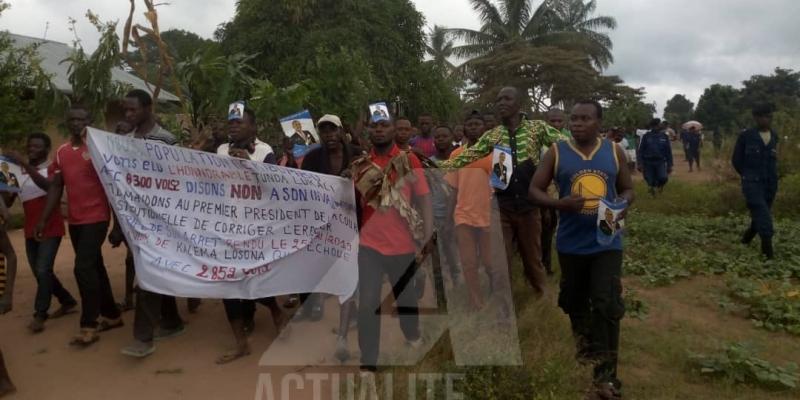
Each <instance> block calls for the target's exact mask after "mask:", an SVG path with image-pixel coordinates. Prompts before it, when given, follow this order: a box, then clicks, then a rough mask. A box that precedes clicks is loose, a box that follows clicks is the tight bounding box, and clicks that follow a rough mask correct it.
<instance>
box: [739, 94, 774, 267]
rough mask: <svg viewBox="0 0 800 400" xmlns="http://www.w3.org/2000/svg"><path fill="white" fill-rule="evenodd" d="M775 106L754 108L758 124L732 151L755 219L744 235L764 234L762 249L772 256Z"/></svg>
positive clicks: (746, 240)
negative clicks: (773, 118)
mask: <svg viewBox="0 0 800 400" xmlns="http://www.w3.org/2000/svg"><path fill="white" fill-rule="evenodd" d="M772 111H773V110H772V106H768V105H765V106H758V107H756V108H754V109H753V118H754V119H755V122H756V127H755V128H751V129H747V130H745V131H743V132H742V133H741V134H740V135H739V138H738V139H737V140H736V146H735V147H734V150H733V160H732V163H733V168H734V169H736V172H737V173H738V174H739V175H740V176H741V177H742V192H743V193H744V198H745V200H746V201H747V208H748V209H750V216H751V218H752V221H751V222H750V227H749V228H747V230H746V231H745V233H744V235H743V237H742V243H743V244H750V242H752V241H753V239H754V238H755V236H756V235H758V236H760V237H761V252H762V253H763V254H764V256H766V257H767V259H772V258H773V248H772V236H773V234H774V230H773V226H772V215H771V208H772V203H773V201H774V200H775V194H776V193H777V192H778V150H777V148H778V135H777V134H776V133H775V131H773V130H772Z"/></svg>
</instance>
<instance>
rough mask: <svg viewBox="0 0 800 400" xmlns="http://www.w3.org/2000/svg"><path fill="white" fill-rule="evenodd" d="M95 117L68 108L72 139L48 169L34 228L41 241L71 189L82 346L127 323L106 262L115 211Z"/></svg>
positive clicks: (77, 341)
mask: <svg viewBox="0 0 800 400" xmlns="http://www.w3.org/2000/svg"><path fill="white" fill-rule="evenodd" d="M90 121H91V114H90V113H89V111H88V110H87V109H85V108H83V107H80V106H73V107H72V108H71V109H70V110H69V114H68V116H67V127H68V129H69V132H70V141H69V142H67V143H65V144H63V145H62V146H61V147H59V148H58V150H56V157H55V160H54V162H53V164H51V165H50V168H49V170H48V173H49V174H50V175H51V176H52V177H53V178H52V179H53V180H52V182H51V184H50V188H49V190H48V191H47V204H46V205H45V208H44V212H42V216H41V217H40V218H39V222H38V223H37V224H36V228H35V231H34V232H35V233H34V237H35V238H36V240H42V239H43V238H44V236H45V235H44V233H45V227H46V226H47V221H49V219H50V216H51V215H52V213H53V212H54V211H55V210H56V208H57V207H58V205H59V203H60V202H61V195H62V193H63V191H64V188H65V187H66V189H67V202H68V204H69V207H68V210H69V216H68V219H67V221H68V223H69V236H70V241H71V242H72V248H73V249H74V250H75V279H76V280H77V282H78V290H79V291H80V294H81V322H80V324H81V331H80V334H79V335H77V336H76V337H75V338H74V339H73V340H72V341H71V342H70V344H72V345H75V346H80V347H88V346H90V345H91V344H93V343H94V342H96V341H98V340H99V339H100V338H99V336H98V332H103V331H107V330H110V329H114V328H119V327H121V326H122V325H123V323H122V318H120V312H119V309H118V308H117V305H116V304H115V303H114V294H113V293H112V291H111V284H110V283H109V281H108V273H107V272H106V267H105V264H104V263H103V252H102V246H103V242H104V241H105V239H106V233H107V232H108V223H109V220H110V218H111V213H110V211H109V206H108V201H107V200H106V194H105V191H104V190H103V185H102V184H101V183H100V178H99V177H98V176H97V172H96V171H95V169H94V166H93V165H92V159H91V157H90V156H89V149H88V147H87V146H86V127H87V126H89V123H90ZM101 316H102V318H101V319H100V320H99V321H98V318H99V317H101Z"/></svg>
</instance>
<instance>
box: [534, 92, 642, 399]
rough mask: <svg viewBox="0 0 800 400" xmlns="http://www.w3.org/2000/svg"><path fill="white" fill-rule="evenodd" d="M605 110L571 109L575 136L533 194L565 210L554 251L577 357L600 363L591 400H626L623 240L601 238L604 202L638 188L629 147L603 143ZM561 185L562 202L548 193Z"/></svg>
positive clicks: (537, 179) (549, 162)
mask: <svg viewBox="0 0 800 400" xmlns="http://www.w3.org/2000/svg"><path fill="white" fill-rule="evenodd" d="M602 119H603V108H602V106H600V104H598V103H597V102H594V101H584V102H580V103H578V104H577V105H575V107H574V108H573V109H572V114H571V116H570V124H571V127H570V128H571V131H572V136H573V139H572V140H571V141H566V142H559V143H556V144H554V145H553V146H552V147H551V148H550V150H549V151H548V152H547V154H545V156H544V159H543V160H542V162H541V164H539V168H538V169H537V170H536V174H535V175H534V178H533V181H532V182H531V187H530V193H529V194H530V197H531V198H532V199H533V201H534V202H535V203H537V204H539V205H540V206H543V207H553V208H555V209H557V210H558V212H559V225H558V232H557V235H556V248H557V250H558V257H559V262H560V264H561V271H562V274H561V284H560V286H561V291H560V293H559V298H558V304H559V307H561V308H562V309H563V310H564V312H565V313H566V314H567V315H569V318H570V322H571V324H572V331H573V334H574V335H575V338H576V340H577V341H578V356H579V357H581V358H585V359H589V360H591V361H592V362H594V363H595V369H594V379H595V393H593V397H592V398H599V399H616V398H620V397H621V395H620V388H621V386H622V385H621V383H620V381H619V380H618V379H617V353H618V348H619V327H620V320H621V319H622V316H623V314H624V313H625V307H624V305H623V301H622V281H621V275H622V239H621V238H620V237H619V236H617V237H616V238H615V239H614V240H613V241H611V243H609V244H607V245H603V244H601V243H599V242H598V240H597V219H598V216H597V213H598V209H599V208H600V200H601V199H603V200H606V201H609V202H614V201H616V200H617V199H619V198H622V199H625V200H626V201H627V202H628V205H630V204H631V203H633V200H634V191H633V183H632V181H631V174H630V170H629V169H628V168H627V167H626V165H627V157H626V155H625V151H624V149H622V148H620V147H619V146H618V145H617V144H615V143H614V142H612V141H609V140H604V139H601V138H600V135H599V130H600V126H601V125H602ZM551 181H555V183H556V186H557V187H558V189H559V198H558V199H553V198H552V197H550V196H549V195H548V194H547V187H548V185H550V182H551ZM622 215H623V216H624V212H623V214H622Z"/></svg>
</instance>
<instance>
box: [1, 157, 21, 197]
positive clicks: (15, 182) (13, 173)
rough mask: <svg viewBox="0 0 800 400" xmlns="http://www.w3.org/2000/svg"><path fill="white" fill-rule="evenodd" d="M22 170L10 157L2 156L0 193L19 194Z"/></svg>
mask: <svg viewBox="0 0 800 400" xmlns="http://www.w3.org/2000/svg"><path fill="white" fill-rule="evenodd" d="M21 177H22V168H20V166H19V165H17V164H15V163H14V162H12V161H11V159H9V158H8V157H4V156H0V192H10V193H17V192H19V187H20V178H21Z"/></svg>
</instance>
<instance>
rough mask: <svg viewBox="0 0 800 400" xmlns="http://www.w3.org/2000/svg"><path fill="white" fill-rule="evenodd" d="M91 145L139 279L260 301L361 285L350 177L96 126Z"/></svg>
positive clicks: (186, 291) (149, 284)
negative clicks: (245, 157)
mask: <svg viewBox="0 0 800 400" xmlns="http://www.w3.org/2000/svg"><path fill="white" fill-rule="evenodd" d="M88 138H89V139H88V145H89V152H90V154H91V156H92V162H93V163H94V167H95V169H96V170H97V173H98V175H99V176H100V180H101V182H102V183H103V185H104V187H105V191H106V194H107V195H108V199H109V201H110V203H111V205H112V207H113V209H114V211H115V212H116V213H117V216H118V218H119V220H120V223H121V224H122V228H123V232H124V233H125V237H126V238H127V240H128V243H129V245H130V246H131V247H132V250H133V254H134V260H135V263H136V274H137V277H138V279H139V283H140V285H141V286H142V287H143V288H144V289H146V290H149V291H153V292H157V293H162V294H169V295H175V296H180V297H199V298H233V299H258V298H264V297H269V296H277V295H285V294H291V293H307V292H319V293H330V294H333V295H337V296H339V297H340V300H342V301H344V300H345V299H347V298H348V297H350V296H351V295H352V294H353V292H354V291H355V289H356V285H357V283H358V267H357V260H358V227H357V223H356V211H355V198H354V197H355V195H354V190H353V183H352V182H351V181H350V180H347V179H343V178H339V177H334V176H328V175H321V174H315V173H310V172H306V171H301V170H296V169H288V168H283V167H278V166H275V165H269V164H264V163H258V162H253V161H249V160H241V159H234V158H228V157H224V156H218V155H216V154H209V153H203V152H199V151H195V150H189V149H184V148H179V147H174V146H167V145H164V144H161V143H158V142H153V141H145V140H141V139H133V138H127V137H123V136H119V135H114V134H110V133H107V132H103V131H100V130H98V129H93V128H89V135H88Z"/></svg>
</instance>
